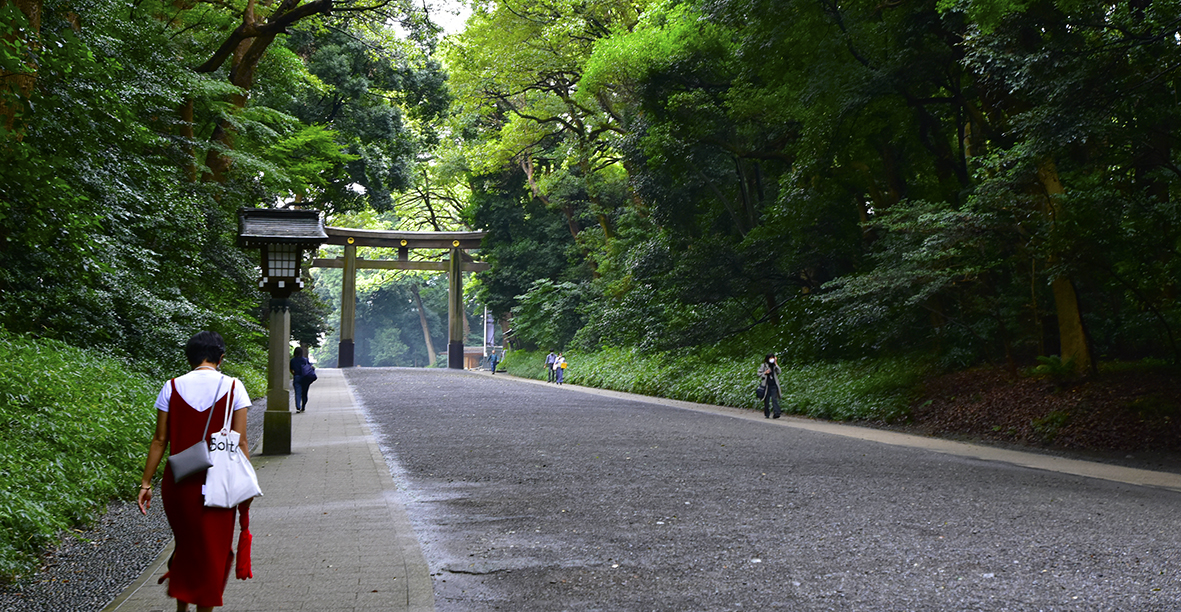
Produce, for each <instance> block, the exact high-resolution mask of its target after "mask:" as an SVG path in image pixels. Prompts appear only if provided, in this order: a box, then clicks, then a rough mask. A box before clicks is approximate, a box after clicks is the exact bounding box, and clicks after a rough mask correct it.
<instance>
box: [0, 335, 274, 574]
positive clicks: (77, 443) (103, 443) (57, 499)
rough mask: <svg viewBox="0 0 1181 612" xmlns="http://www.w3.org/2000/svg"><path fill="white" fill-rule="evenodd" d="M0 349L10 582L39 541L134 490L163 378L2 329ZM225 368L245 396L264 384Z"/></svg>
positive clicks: (3, 564) (4, 559)
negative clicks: (244, 387)
mask: <svg viewBox="0 0 1181 612" xmlns="http://www.w3.org/2000/svg"><path fill="white" fill-rule="evenodd" d="M0 356H2V357H0V360H2V362H0V368H2V369H3V371H4V376H3V377H0V582H7V581H11V580H14V579H17V578H19V577H20V576H22V575H26V574H27V573H28V572H29V571H30V570H32V569H35V567H36V564H37V560H38V555H39V554H40V553H41V552H42V550H44V549H45V547H46V546H49V545H52V544H53V543H54V542H56V541H57V540H58V539H59V538H60V537H62V534H63V533H68V530H69V529H71V528H74V527H77V526H80V525H84V524H86V523H87V522H88V521H90V520H92V519H94V518H95V517H96V516H97V515H98V514H99V513H100V512H102V511H103V510H104V509H105V508H106V502H107V501H108V500H110V499H114V498H118V499H132V498H133V497H134V495H135V493H136V492H137V491H136V487H137V485H138V483H139V481H140V475H141V473H142V471H143V465H144V459H145V457H147V450H148V441H149V438H150V436H151V433H152V430H153V428H154V427H155V423H156V415H155V409H154V407H153V406H154V404H155V401H156V395H157V393H159V391H160V385H161V384H162V381H161V379H160V377H159V376H157V375H156V374H148V373H144V372H143V368H137V367H135V365H134V364H132V363H130V362H128V361H126V360H124V359H120V358H116V357H111V356H110V355H106V354H104V353H103V352H102V351H99V350H83V349H79V348H75V347H71V346H69V345H67V344H65V343H62V342H59V341H56V340H45V339H33V338H31V337H28V336H19V335H12V334H9V333H7V332H4V331H3V330H0ZM227 366H229V364H228V363H227ZM153 369H155V368H153ZM227 370H228V372H227V373H231V374H232V375H234V376H239V377H240V378H242V379H243V382H244V383H245V384H246V385H247V389H248V390H250V391H251V395H252V396H257V395H258V394H259V393H260V392H261V388H262V387H261V386H260V381H261V376H260V375H258V374H257V373H256V372H254V371H253V370H252V369H250V368H248V367H243V364H238V366H237V367H236V368H235V367H230V368H227ZM184 371H185V370H184V369H181V370H178V371H176V374H180V373H183V372H184ZM240 374H246V375H245V376H241V375H240Z"/></svg>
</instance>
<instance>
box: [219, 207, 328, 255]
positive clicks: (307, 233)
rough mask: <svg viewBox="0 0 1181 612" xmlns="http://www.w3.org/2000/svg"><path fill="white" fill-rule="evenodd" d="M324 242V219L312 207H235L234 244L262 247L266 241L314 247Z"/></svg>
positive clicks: (325, 236) (308, 247) (326, 235)
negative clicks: (236, 209) (235, 236)
mask: <svg viewBox="0 0 1181 612" xmlns="http://www.w3.org/2000/svg"><path fill="white" fill-rule="evenodd" d="M327 241H328V234H326V233H324V222H323V220H321V218H320V212H319V211H316V210H294V209H289V208H242V209H239V210H238V246H240V247H243V248H248V249H258V248H263V247H265V246H266V245H268V244H295V245H299V246H301V247H302V248H307V249H310V248H314V247H317V246H319V245H321V244H324V243H325V242H327Z"/></svg>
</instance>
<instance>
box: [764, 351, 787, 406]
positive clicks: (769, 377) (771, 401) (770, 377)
mask: <svg viewBox="0 0 1181 612" xmlns="http://www.w3.org/2000/svg"><path fill="white" fill-rule="evenodd" d="M781 372H782V370H780V369H779V364H777V363H775V354H774V353H768V354H767V356H766V357H764V358H763V363H760V364H759V378H761V379H763V384H765V385H766V386H767V392H766V394H764V395H763V418H771V411H772V407H774V412H775V418H777V419H778V418H779V414H780V412H779V399H780V398H781V397H782V395H781V393H780V390H779V374H780V373H781Z"/></svg>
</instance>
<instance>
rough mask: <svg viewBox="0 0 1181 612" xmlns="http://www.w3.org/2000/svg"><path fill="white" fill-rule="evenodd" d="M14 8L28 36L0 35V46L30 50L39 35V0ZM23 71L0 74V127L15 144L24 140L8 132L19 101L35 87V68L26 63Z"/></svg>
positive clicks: (17, 1)
mask: <svg viewBox="0 0 1181 612" xmlns="http://www.w3.org/2000/svg"><path fill="white" fill-rule="evenodd" d="M11 1H12V3H13V4H14V5H16V8H17V9H18V10H20V12H21V13H22V14H23V15H24V16H25V19H27V20H28V21H29V33H28V34H27V35H26V36H24V37H23V39H20V38H19V37H18V35H17V34H16V33H15V32H5V33H4V34H3V35H2V36H0V44H3V45H4V46H6V47H11V46H14V45H15V46H17V47H18V48H23V47H32V46H33V45H34V44H36V42H35V41H36V38H37V35H38V34H39V33H40V32H41V0H11ZM8 2H9V0H0V6H4V5H6V4H8ZM26 66H27V68H28V71H27V72H8V71H0V124H2V125H3V126H4V130H5V131H6V132H7V133H9V135H8V137H9V138H14V139H15V140H17V141H18V142H19V141H20V140H21V139H22V138H23V137H24V135H23V132H22V131H20V130H18V131H17V132H16V133H12V128H13V126H14V125H15V123H16V117H17V115H18V114H20V113H21V112H23V111H24V105H23V104H22V103H21V99H22V98H28V97H29V96H30V95H32V93H33V87H34V86H35V85H36V84H37V66H36V65H35V64H33V63H31V62H30V63H28V64H26Z"/></svg>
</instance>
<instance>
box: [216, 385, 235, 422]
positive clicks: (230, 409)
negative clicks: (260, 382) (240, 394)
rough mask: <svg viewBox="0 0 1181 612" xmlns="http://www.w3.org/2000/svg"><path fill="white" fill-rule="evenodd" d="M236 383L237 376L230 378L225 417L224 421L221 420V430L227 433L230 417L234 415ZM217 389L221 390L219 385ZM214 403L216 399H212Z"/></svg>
mask: <svg viewBox="0 0 1181 612" xmlns="http://www.w3.org/2000/svg"><path fill="white" fill-rule="evenodd" d="M222 380H223V381H224V380H225V379H224V378H223V379H222ZM237 384H238V379H237V378H231V379H230V392H229V393H227V394H226V418H225V421H223V422H222V424H221V430H222V431H224V432H226V433H229V430H230V422H231V419H232V417H233V416H234V387H235V386H236V385H237ZM218 391H221V388H220V387H218ZM216 403H217V401H216V400H214V404H216Z"/></svg>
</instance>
